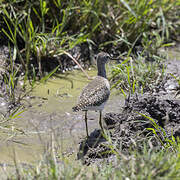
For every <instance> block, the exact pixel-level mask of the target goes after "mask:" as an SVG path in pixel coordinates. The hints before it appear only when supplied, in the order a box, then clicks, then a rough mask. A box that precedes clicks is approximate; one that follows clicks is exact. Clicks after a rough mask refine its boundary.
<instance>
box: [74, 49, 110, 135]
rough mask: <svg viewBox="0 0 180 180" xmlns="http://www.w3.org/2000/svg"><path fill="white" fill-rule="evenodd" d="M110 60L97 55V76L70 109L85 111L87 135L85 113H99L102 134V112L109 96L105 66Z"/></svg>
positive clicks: (104, 56)
mask: <svg viewBox="0 0 180 180" xmlns="http://www.w3.org/2000/svg"><path fill="white" fill-rule="evenodd" d="M108 60H110V56H109V54H107V53H105V52H101V53H99V54H98V55H97V69H98V74H97V76H96V77H95V79H93V80H92V81H91V82H90V83H89V84H88V85H87V86H85V87H84V89H83V90H82V92H81V95H80V97H79V99H78V103H77V105H76V106H74V107H73V108H72V109H73V111H74V112H77V111H80V110H82V111H85V125H86V133H87V137H88V136H89V134H88V126H87V111H88V110H93V111H99V125H100V127H101V130H102V131H103V132H104V129H103V125H102V119H101V118H102V110H103V109H104V106H105V104H106V102H107V100H108V98H109V95H110V84H109V81H108V80H107V78H106V69H105V64H106V63H107V62H108Z"/></svg>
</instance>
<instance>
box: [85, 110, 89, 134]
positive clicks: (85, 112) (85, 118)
mask: <svg viewBox="0 0 180 180" xmlns="http://www.w3.org/2000/svg"><path fill="white" fill-rule="evenodd" d="M85 124H86V133H87V137H89V133H88V125H87V111H85Z"/></svg>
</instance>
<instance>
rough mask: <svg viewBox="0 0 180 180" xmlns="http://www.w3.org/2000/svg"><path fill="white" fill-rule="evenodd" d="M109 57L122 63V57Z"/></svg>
mask: <svg viewBox="0 0 180 180" xmlns="http://www.w3.org/2000/svg"><path fill="white" fill-rule="evenodd" d="M109 59H110V60H115V61H117V62H118V63H120V60H122V58H121V57H112V56H109Z"/></svg>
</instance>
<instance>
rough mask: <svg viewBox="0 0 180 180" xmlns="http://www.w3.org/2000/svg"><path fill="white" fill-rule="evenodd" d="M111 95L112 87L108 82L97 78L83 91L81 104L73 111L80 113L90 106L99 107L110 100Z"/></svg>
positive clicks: (80, 98)
mask: <svg viewBox="0 0 180 180" xmlns="http://www.w3.org/2000/svg"><path fill="white" fill-rule="evenodd" d="M109 95H110V87H109V82H108V80H107V79H105V78H101V77H97V78H95V79H94V80H93V81H91V82H90V83H89V84H88V85H87V86H86V87H85V88H84V89H83V91H82V93H81V95H80V97H79V102H78V104H77V105H76V106H75V107H74V108H73V109H74V111H78V110H82V109H84V108H86V107H88V106H99V105H101V104H102V103H103V102H105V101H106V100H107V99H108V98H109Z"/></svg>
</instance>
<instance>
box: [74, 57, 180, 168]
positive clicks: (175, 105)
mask: <svg viewBox="0 0 180 180" xmlns="http://www.w3.org/2000/svg"><path fill="white" fill-rule="evenodd" d="M166 66H167V69H166V75H165V77H164V80H163V82H162V83H161V86H159V87H155V88H154V91H151V92H150V91H149V92H146V93H144V94H129V96H128V97H127V98H126V100H125V104H124V106H123V107H122V111H120V112H116V113H112V112H109V113H106V114H105V116H104V126H105V128H106V132H105V134H104V135H102V133H101V131H100V130H99V129H98V130H97V129H96V130H94V131H93V132H92V133H91V134H90V136H89V137H88V138H87V139H85V140H82V141H81V143H80V146H79V152H78V154H77V158H78V159H80V160H82V162H83V163H84V164H86V165H89V164H91V163H97V164H99V163H102V162H104V161H105V162H111V163H112V162H116V158H117V156H116V153H119V152H120V153H125V154H127V155H128V153H129V152H130V151H131V150H132V149H136V150H138V151H140V152H141V150H142V149H143V148H144V144H146V145H147V146H148V147H149V148H151V149H154V150H157V151H158V149H163V148H164V147H165V146H166V147H167V146H168V145H170V144H169V140H170V141H174V142H175V141H176V140H173V138H172V137H174V138H175V139H177V137H180V96H179V93H180V89H179V85H178V82H177V80H176V79H174V77H173V76H172V75H174V76H176V77H180V59H179V57H178V56H176V58H174V59H171V60H168V61H167V62H166Z"/></svg>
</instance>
